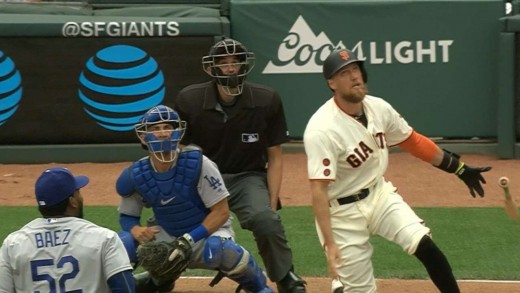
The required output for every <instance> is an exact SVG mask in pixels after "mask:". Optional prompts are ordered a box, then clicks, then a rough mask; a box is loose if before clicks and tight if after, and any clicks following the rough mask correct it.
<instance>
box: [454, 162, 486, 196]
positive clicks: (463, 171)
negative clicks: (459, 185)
mask: <svg viewBox="0 0 520 293" xmlns="http://www.w3.org/2000/svg"><path fill="white" fill-rule="evenodd" d="M489 170H491V167H489V166H488V167H471V166H468V165H466V164H464V163H462V162H461V163H460V166H459V168H458V169H457V171H455V174H456V175H457V176H458V177H459V178H460V179H461V180H462V181H464V183H466V185H467V186H468V188H469V193H470V194H471V196H473V197H475V192H477V193H478V195H480V197H484V189H483V188H482V185H481V183H483V184H485V183H486V179H484V177H483V176H482V174H481V173H483V172H487V171H489Z"/></svg>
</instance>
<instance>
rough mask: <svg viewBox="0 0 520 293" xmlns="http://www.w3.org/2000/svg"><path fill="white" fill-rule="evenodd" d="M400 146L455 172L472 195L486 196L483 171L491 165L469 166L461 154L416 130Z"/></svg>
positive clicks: (437, 165) (438, 166)
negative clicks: (439, 144) (441, 146)
mask: <svg viewBox="0 0 520 293" xmlns="http://www.w3.org/2000/svg"><path fill="white" fill-rule="evenodd" d="M399 146H400V147H402V148H403V149H405V150H406V151H408V152H409V153H411V154H412V155H414V156H416V157H418V158H420V159H422V160H423V161H426V162H428V163H431V164H432V165H434V166H435V167H437V168H439V169H441V170H443V171H445V172H448V173H455V175H457V176H458V177H459V178H460V179H461V180H462V181H464V183H465V184H466V185H467V186H468V188H469V193H470V194H471V196H473V197H475V192H476V193H477V194H478V195H480V196H481V197H483V196H484V189H483V188H482V185H481V183H482V184H485V183H486V180H485V179H484V177H483V176H482V174H481V173H483V172H487V171H489V170H491V167H489V166H488V167H471V166H468V165H466V164H465V163H464V162H462V161H459V158H460V156H459V155H457V154H455V153H452V152H449V151H446V150H442V149H441V148H439V147H438V146H437V145H436V144H435V143H434V142H433V141H432V140H431V139H429V138H427V137H425V136H423V135H421V134H419V133H417V132H415V131H413V132H412V134H411V135H410V137H409V138H408V139H406V140H405V141H404V142H402V143H400V144H399Z"/></svg>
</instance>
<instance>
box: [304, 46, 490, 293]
mask: <svg viewBox="0 0 520 293" xmlns="http://www.w3.org/2000/svg"><path fill="white" fill-rule="evenodd" d="M323 74H324V76H325V79H326V81H327V85H328V86H329V88H330V89H331V90H332V91H333V97H332V98H331V99H329V100H328V101H327V102H325V104H324V105H322V106H321V107H320V108H319V109H318V110H317V111H316V113H314V115H313V116H312V117H311V119H310V120H309V122H308V124H307V127H306V129H305V133H304V144H305V151H306V154H307V158H308V174H309V179H310V182H311V192H312V205H313V211H314V214H315V216H316V227H317V232H318V236H319V238H320V242H321V244H322V245H323V248H324V250H325V253H326V256H327V262H328V269H329V272H330V274H331V276H332V277H339V280H340V281H341V283H342V284H343V292H359V293H367V292H376V284H375V280H374V276H373V268H372V262H371V256H372V246H371V245H370V242H369V237H370V236H371V235H379V236H381V237H383V238H385V239H387V240H389V241H392V242H394V243H396V244H398V245H399V246H401V247H402V249H403V250H404V251H405V252H406V253H408V254H409V255H414V256H416V257H417V258H418V259H419V260H420V261H421V262H422V263H423V265H424V266H425V268H426V270H427V271H428V274H429V276H430V278H431V280H432V281H433V282H434V284H435V285H436V286H437V288H438V289H439V290H440V291H441V292H459V288H458V285H457V282H456V280H455V277H454V275H453V273H452V269H451V266H450V264H449V262H448V260H447V259H446V257H445V256H444V254H443V253H442V252H441V250H440V249H439V248H438V247H437V246H436V245H435V243H434V242H433V241H432V239H431V237H430V229H429V228H428V227H426V226H425V225H424V223H423V220H422V219H421V218H419V217H418V216H417V215H416V214H415V213H414V211H413V210H412V209H411V208H410V206H409V205H408V204H407V203H405V202H404V201H403V199H402V197H401V196H400V195H399V194H398V193H397V189H396V188H395V187H394V186H393V185H392V183H390V182H388V181H386V180H385V178H384V174H385V171H386V168H387V165H388V148H389V147H391V146H395V145H398V146H400V147H401V148H403V149H405V150H406V151H408V152H410V153H411V154H412V155H414V156H416V157H418V158H420V159H422V160H424V161H426V162H428V163H431V164H433V165H434V166H436V167H437V168H439V169H441V170H444V171H446V172H449V173H455V174H456V175H457V176H458V177H459V178H460V179H461V180H463V181H464V183H465V184H466V185H467V186H468V188H469V191H470V193H471V195H472V196H473V197H475V195H476V194H478V195H479V196H484V190H483V188H482V185H481V183H485V180H484V178H483V177H482V175H481V172H486V171H488V170H490V169H491V167H484V168H474V167H470V166H468V165H466V164H464V163H463V162H461V161H459V156H458V155H456V154H454V153H450V152H448V151H443V150H442V149H440V148H439V147H438V146H437V145H436V144H435V143H434V142H433V141H431V140H430V139H428V138H427V137H425V136H423V135H421V134H419V133H417V132H416V131H414V130H413V129H412V128H411V127H410V126H409V125H408V123H407V122H406V121H405V120H404V119H403V117H401V115H399V113H398V112H397V111H396V110H395V109H393V108H392V106H391V105H390V104H388V103H387V102H386V101H384V100H383V99H381V98H377V97H373V96H370V95H367V88H366V82H367V72H366V70H365V68H364V65H363V61H361V60H359V59H357V57H356V55H354V54H353V53H352V52H351V51H349V50H347V49H336V50H334V51H333V52H332V53H331V54H330V55H329V56H328V57H327V59H326V60H325V62H324V64H323Z"/></svg>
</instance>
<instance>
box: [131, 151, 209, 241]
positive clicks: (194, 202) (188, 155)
mask: <svg viewBox="0 0 520 293" xmlns="http://www.w3.org/2000/svg"><path fill="white" fill-rule="evenodd" d="M201 166H202V153H201V152H200V151H199V150H193V151H186V152H181V153H179V158H178V159H177V164H176V165H175V167H174V168H173V169H171V170H169V171H168V172H164V173H156V172H155V171H153V168H152V166H151V164H150V161H149V160H148V159H146V160H140V161H137V162H135V163H134V164H133V165H132V168H131V170H132V175H131V176H132V180H133V182H134V185H135V189H136V190H137V191H138V192H139V194H140V195H141V196H142V197H143V199H144V201H145V202H146V203H147V204H148V205H150V206H151V207H152V209H153V212H154V215H155V218H156V220H157V221H158V223H159V225H160V226H161V227H163V228H164V229H165V230H166V232H168V233H169V234H170V235H172V236H175V237H179V236H181V235H183V234H184V233H187V232H190V231H191V230H193V229H194V228H195V227H196V226H198V225H199V224H200V223H202V221H203V220H204V218H205V217H206V215H207V214H208V209H207V208H206V207H205V206H204V203H203V202H202V200H201V199H200V196H199V194H198V191H197V183H198V181H199V176H200V171H201Z"/></svg>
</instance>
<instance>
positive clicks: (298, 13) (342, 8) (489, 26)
mask: <svg viewBox="0 0 520 293" xmlns="http://www.w3.org/2000/svg"><path fill="white" fill-rule="evenodd" d="M503 15H504V3H503V1H501V0H493V1H492V0H490V1H480V0H479V1H466V0H464V1H456V0H454V1H353V0H352V1H343V0H342V1H339V0H338V1H319V2H312V1H255V0H232V1H231V31H232V35H233V37H234V38H236V39H237V40H239V41H241V42H243V43H244V44H245V45H246V46H247V47H248V48H249V49H250V50H251V51H253V52H255V53H256V57H257V60H256V67H255V68H254V70H253V72H252V74H251V75H250V76H249V77H248V78H250V80H252V81H256V82H260V83H265V84H267V85H270V86H272V87H274V88H275V89H276V90H278V92H279V93H280V95H281V96H282V99H283V102H284V108H285V111H286V114H287V119H288V124H289V130H290V132H291V136H292V137H293V138H301V137H302V136H303V131H304V129H305V125H306V123H307V121H308V119H309V118H310V116H311V115H312V113H314V111H315V110H316V109H317V108H318V107H319V106H320V105H322V104H323V103H324V102H325V101H326V100H327V99H329V98H330V97H331V96H332V92H331V91H330V90H329V89H328V88H327V86H326V82H325V80H324V78H323V75H322V73H321V67H322V64H323V60H325V58H326V57H327V56H328V54H329V53H330V51H331V50H332V49H333V48H336V47H346V48H348V49H351V50H353V51H354V53H356V54H357V55H358V57H359V58H361V59H363V60H365V67H366V69H367V71H368V87H369V91H370V94H372V95H374V96H379V97H382V98H384V99H385V100H387V101H388V102H390V103H391V104H392V105H393V106H394V107H395V108H396V110H397V111H398V112H400V113H401V114H402V115H403V116H404V117H405V119H406V120H407V121H408V122H409V123H410V124H411V125H412V126H413V127H414V128H415V129H417V130H418V131H419V132H421V133H424V134H425V135H427V136H430V137H443V138H464V139H467V138H490V137H491V138H492V137H496V131H497V122H496V121H497V111H496V98H497V97H496V93H497V68H498V67H497V58H498V39H499V33H500V29H501V27H500V23H499V21H498V20H499V18H500V17H502V16H503Z"/></svg>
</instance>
